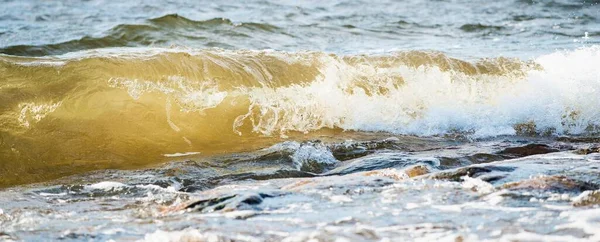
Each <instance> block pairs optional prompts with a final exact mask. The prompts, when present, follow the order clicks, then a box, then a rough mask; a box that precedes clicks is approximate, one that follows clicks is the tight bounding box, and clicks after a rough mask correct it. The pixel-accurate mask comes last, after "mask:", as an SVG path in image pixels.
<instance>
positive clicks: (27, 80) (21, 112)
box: [0, 47, 600, 185]
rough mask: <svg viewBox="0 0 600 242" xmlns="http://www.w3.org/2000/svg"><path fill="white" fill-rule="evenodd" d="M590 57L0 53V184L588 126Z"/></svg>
mask: <svg viewBox="0 0 600 242" xmlns="http://www.w3.org/2000/svg"><path fill="white" fill-rule="evenodd" d="M596 63H600V47H589V48H581V49H577V50H574V51H570V52H556V53H553V54H549V55H544V56H541V57H538V58H537V59H535V60H533V61H521V60H518V59H508V58H495V59H481V60H478V61H475V62H468V61H463V60H460V59H456V58H451V57H448V56H446V55H444V54H441V53H438V52H422V51H409V52H396V53H392V54H387V55H352V56H340V55H334V54H328V53H322V52H278V51H248V50H238V51H231V50H220V49H205V50H190V49H178V48H174V49H140V48H135V49H128V48H119V49H103V50H93V51H86V52H77V53H71V54H67V55H62V56H54V57H43V58H31V57H15V56H0V73H2V74H1V75H2V76H1V78H0V79H2V80H4V81H3V82H1V83H0V112H1V113H0V123H1V124H2V125H1V126H0V137H1V139H0V160H3V161H7V162H2V164H0V172H1V173H2V174H1V176H0V177H2V178H0V184H4V185H7V184H15V183H24V182H30V181H35V180H42V179H48V178H52V177H57V176H60V175H65V174H72V173H74V172H82V171H85V170H92V169H100V168H128V167H135V166H140V165H144V164H149V163H156V162H160V161H161V159H160V157H164V156H165V154H174V153H184V152H201V153H203V154H210V153H221V152H232V151H239V150H248V149H255V148H257V147H264V146H265V145H267V144H273V143H275V142H278V141H280V140H281V139H282V138H286V137H288V136H291V137H296V136H297V137H300V136H302V137H308V138H310V137H318V136H319V135H320V134H323V133H327V132H340V131H343V130H346V131H377V132H391V133H395V134H407V135H417V136H438V135H442V136H443V135H456V134H461V135H467V136H469V137H473V138H482V137H489V136H497V135H514V134H520V135H588V134H594V133H597V132H598V131H599V129H598V127H599V125H600V111H598V110H600V98H598V96H600V95H599V92H600V69H598V68H597V64H596ZM167 156H168V155H167ZM48 167H53V168H54V170H55V171H53V172H48V171H47V170H48ZM25 173H27V174H36V175H34V176H31V175H30V176H23V175H22V174H25Z"/></svg>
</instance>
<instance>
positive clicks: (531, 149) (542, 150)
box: [498, 144, 559, 158]
mask: <svg viewBox="0 0 600 242" xmlns="http://www.w3.org/2000/svg"><path fill="white" fill-rule="evenodd" d="M558 151H559V150H557V149H554V148H551V147H550V146H548V145H545V144H528V145H525V146H521V147H510V148H506V149H504V150H502V151H500V152H498V154H500V155H503V156H506V157H512V158H517V157H524V156H530V155H539V154H547V153H552V152H558Z"/></svg>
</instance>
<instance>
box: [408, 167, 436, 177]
mask: <svg viewBox="0 0 600 242" xmlns="http://www.w3.org/2000/svg"><path fill="white" fill-rule="evenodd" d="M404 172H405V173H406V175H408V177H416V176H421V175H425V174H428V173H430V172H431V169H430V168H429V167H427V166H424V165H417V166H412V167H409V168H406V169H405V170H404Z"/></svg>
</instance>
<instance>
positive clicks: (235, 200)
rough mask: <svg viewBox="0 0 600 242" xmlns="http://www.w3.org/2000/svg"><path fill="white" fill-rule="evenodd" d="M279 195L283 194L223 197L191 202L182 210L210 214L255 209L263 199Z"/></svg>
mask: <svg viewBox="0 0 600 242" xmlns="http://www.w3.org/2000/svg"><path fill="white" fill-rule="evenodd" d="M281 195H283V194H282V193H280V192H279V193H267V192H259V193H246V194H233V195H224V196H220V197H215V198H210V199H205V200H200V201H195V202H192V203H190V204H188V205H187V206H185V207H184V209H189V210H191V211H198V212H202V213H210V212H216V211H223V212H229V211H235V210H239V209H257V208H256V205H259V204H261V203H262V202H263V200H264V199H265V198H272V197H276V196H281Z"/></svg>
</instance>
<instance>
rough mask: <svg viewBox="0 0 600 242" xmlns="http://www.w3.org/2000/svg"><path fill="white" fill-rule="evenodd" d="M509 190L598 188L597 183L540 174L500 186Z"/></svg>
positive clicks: (567, 190) (559, 190)
mask: <svg viewBox="0 0 600 242" xmlns="http://www.w3.org/2000/svg"><path fill="white" fill-rule="evenodd" d="M502 187H503V188H505V189H510V190H543V191H553V192H582V191H587V190H595V189H598V185H596V184H592V183H589V182H585V181H580V180H576V179H572V178H569V177H566V176H561V175H556V176H540V177H536V178H532V179H527V180H523V181H518V182H511V183H507V184H504V185H503V186H502Z"/></svg>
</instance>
